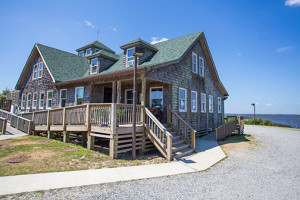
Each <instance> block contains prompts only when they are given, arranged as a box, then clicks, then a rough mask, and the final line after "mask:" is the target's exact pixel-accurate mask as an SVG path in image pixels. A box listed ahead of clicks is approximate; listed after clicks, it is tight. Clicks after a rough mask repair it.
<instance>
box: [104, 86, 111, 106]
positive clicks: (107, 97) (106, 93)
mask: <svg viewBox="0 0 300 200" xmlns="http://www.w3.org/2000/svg"><path fill="white" fill-rule="evenodd" d="M103 103H112V88H108V87H104V101H103Z"/></svg>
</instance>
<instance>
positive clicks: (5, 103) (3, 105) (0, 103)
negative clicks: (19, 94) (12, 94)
mask: <svg viewBox="0 0 300 200" xmlns="http://www.w3.org/2000/svg"><path fill="white" fill-rule="evenodd" d="M11 102H12V101H11V100H6V99H0V109H2V110H5V111H10V107H11Z"/></svg>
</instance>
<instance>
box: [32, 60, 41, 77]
mask: <svg viewBox="0 0 300 200" xmlns="http://www.w3.org/2000/svg"><path fill="white" fill-rule="evenodd" d="M38 65H39V64H35V65H33V74H32V80H36V79H37V78H38V71H39V68H38V67H39V66H38ZM35 67H36V77H35V78H34V74H35V71H34V68H35Z"/></svg>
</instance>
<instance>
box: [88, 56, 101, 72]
mask: <svg viewBox="0 0 300 200" xmlns="http://www.w3.org/2000/svg"><path fill="white" fill-rule="evenodd" d="M95 59H97V65H93V60H95ZM98 62H99V59H98V58H93V59H91V64H90V72H91V74H97V67H98ZM93 67H96V70H95V72H93Z"/></svg>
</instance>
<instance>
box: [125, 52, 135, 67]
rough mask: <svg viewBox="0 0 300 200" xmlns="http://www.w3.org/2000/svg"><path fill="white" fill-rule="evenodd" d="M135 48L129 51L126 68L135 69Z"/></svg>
mask: <svg viewBox="0 0 300 200" xmlns="http://www.w3.org/2000/svg"><path fill="white" fill-rule="evenodd" d="M133 53H134V48H130V49H127V54H126V67H133V66H134V59H135V58H134V56H133Z"/></svg>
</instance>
